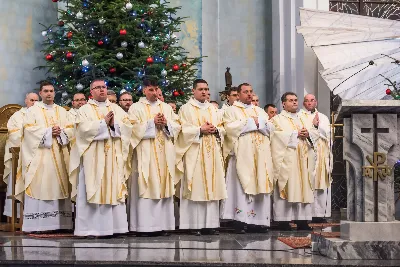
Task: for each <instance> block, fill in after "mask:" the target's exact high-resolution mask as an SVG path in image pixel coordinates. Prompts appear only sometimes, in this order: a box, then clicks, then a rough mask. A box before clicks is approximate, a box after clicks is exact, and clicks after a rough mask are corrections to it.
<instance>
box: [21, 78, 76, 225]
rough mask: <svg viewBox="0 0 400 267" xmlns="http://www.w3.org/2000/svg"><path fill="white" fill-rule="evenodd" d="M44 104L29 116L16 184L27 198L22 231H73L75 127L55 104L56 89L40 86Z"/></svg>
mask: <svg viewBox="0 0 400 267" xmlns="http://www.w3.org/2000/svg"><path fill="white" fill-rule="evenodd" d="M39 95H40V97H41V99H42V102H36V103H35V104H34V105H33V106H32V107H30V108H29V109H28V111H27V113H26V115H25V119H24V123H23V129H24V130H23V136H22V142H21V151H20V164H19V167H18V169H19V170H18V173H17V181H16V192H15V194H16V196H17V198H18V199H20V200H22V199H23V197H24V195H25V198H24V200H23V201H24V221H23V225H22V231H24V232H34V231H50V230H58V229H72V210H71V200H70V192H69V184H68V172H67V164H68V162H69V153H68V147H67V145H68V143H69V140H71V139H72V138H73V125H72V123H71V122H70V121H69V116H68V114H67V111H66V110H65V109H64V108H63V107H60V106H58V105H56V104H54V96H55V92H54V87H53V85H52V84H51V83H49V82H43V83H42V84H41V85H40V91H39Z"/></svg>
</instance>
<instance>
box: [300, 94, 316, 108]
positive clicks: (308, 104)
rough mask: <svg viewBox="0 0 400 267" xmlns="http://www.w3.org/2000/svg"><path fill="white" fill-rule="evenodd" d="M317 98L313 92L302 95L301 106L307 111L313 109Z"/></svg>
mask: <svg viewBox="0 0 400 267" xmlns="http://www.w3.org/2000/svg"><path fill="white" fill-rule="evenodd" d="M317 104H318V103H317V99H316V98H315V95H313V94H307V95H305V96H304V101H303V106H304V108H305V109H307V110H308V111H314V110H315V108H316V107H317Z"/></svg>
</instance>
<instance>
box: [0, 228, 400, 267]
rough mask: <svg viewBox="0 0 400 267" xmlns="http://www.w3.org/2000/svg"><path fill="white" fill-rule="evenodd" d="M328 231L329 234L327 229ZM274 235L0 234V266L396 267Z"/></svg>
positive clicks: (387, 263)
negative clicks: (298, 245)
mask: <svg viewBox="0 0 400 267" xmlns="http://www.w3.org/2000/svg"><path fill="white" fill-rule="evenodd" d="M328 231H329V230H328ZM307 235H309V232H301V231H299V232H278V231H270V232H268V233H266V234H245V235H238V234H233V233H229V232H222V233H221V234H220V235H218V236H206V235H203V236H192V235H185V234H172V235H171V236H169V237H135V236H129V235H127V236H120V237H115V238H111V239H82V238H58V239H38V238H32V237H27V236H24V235H13V234H11V233H0V243H1V244H2V247H1V249H0V265H1V266H4V265H10V266H11V265H13V266H21V265H29V266H39V265H52V266H54V265H60V264H63V265H67V266H97V265H102V266H127V265H130V266H155V265H157V266H285V267H287V266H400V261H335V260H330V259H328V258H325V257H323V256H321V255H319V254H318V253H312V252H311V250H310V249H292V248H290V247H289V246H287V245H285V244H284V243H282V242H280V241H279V240H277V238H278V237H280V236H307Z"/></svg>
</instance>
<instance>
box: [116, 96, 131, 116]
mask: <svg viewBox="0 0 400 267" xmlns="http://www.w3.org/2000/svg"><path fill="white" fill-rule="evenodd" d="M118 104H119V106H120V107H121V108H122V109H123V110H124V111H125V112H128V111H129V108H130V107H131V106H132V104H133V100H132V95H131V93H129V92H123V93H121V94H120V95H119V101H118Z"/></svg>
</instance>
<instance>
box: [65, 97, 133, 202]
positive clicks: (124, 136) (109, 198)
mask: <svg viewBox="0 0 400 267" xmlns="http://www.w3.org/2000/svg"><path fill="white" fill-rule="evenodd" d="M110 111H113V112H114V125H115V127H114V130H111V129H110V128H109V127H108V126H107V125H106V123H105V121H104V117H105V116H106V115H107V114H108V113H109V112H110ZM131 135H132V125H131V123H130V121H129V119H128V115H127V114H126V112H125V111H123V109H122V108H120V107H119V106H118V105H116V104H112V103H111V102H109V101H108V100H106V102H102V103H99V102H97V101H95V100H93V99H91V100H89V101H88V103H87V104H86V105H84V106H82V107H81V108H79V111H78V116H77V120H76V143H75V145H74V146H73V147H72V148H71V162H70V182H71V185H72V193H71V197H72V198H73V199H74V198H75V197H76V194H77V186H78V184H77V181H78V174H79V170H80V169H79V166H80V165H82V166H83V167H84V179H85V185H86V198H87V202H89V203H93V204H111V205H118V204H121V203H125V198H126V195H127V185H126V180H127V179H128V177H129V174H130V167H129V165H128V154H129V152H130V138H131Z"/></svg>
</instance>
